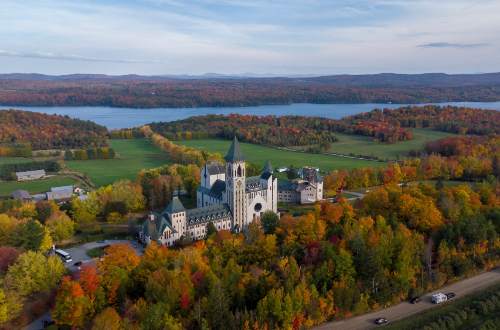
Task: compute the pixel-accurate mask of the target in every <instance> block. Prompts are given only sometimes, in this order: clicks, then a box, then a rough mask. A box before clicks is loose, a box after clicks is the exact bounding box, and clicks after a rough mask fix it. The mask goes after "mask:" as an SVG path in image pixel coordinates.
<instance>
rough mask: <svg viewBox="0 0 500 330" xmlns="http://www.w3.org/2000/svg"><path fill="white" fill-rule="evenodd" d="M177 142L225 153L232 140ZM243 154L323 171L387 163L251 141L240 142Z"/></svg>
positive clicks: (261, 160)
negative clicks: (278, 147)
mask: <svg viewBox="0 0 500 330" xmlns="http://www.w3.org/2000/svg"><path fill="white" fill-rule="evenodd" d="M176 143H180V144H184V145H187V146H190V147H194V148H198V149H202V150H206V151H210V152H218V153H220V154H222V155H225V154H226V152H227V150H228V149H229V145H230V143H231V141H229V140H217V139H203V140H189V141H187V140H186V141H176ZM240 144H241V149H242V151H243V154H244V155H245V157H246V158H247V160H248V161H250V162H252V163H255V164H259V165H264V163H265V162H266V161H267V160H270V161H271V163H272V164H273V166H275V167H281V166H290V165H293V166H296V167H299V166H306V165H310V166H315V167H319V168H320V169H321V170H322V171H329V170H333V169H349V168H359V167H374V166H384V165H385V163H381V162H373V161H367V160H358V159H349V158H342V157H336V156H327V155H319V154H309V153H301V152H293V151H285V150H277V149H273V148H269V147H264V146H259V145H256V144H250V143H240Z"/></svg>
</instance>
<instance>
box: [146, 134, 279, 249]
mask: <svg viewBox="0 0 500 330" xmlns="http://www.w3.org/2000/svg"><path fill="white" fill-rule="evenodd" d="M224 159H225V160H226V164H225V165H222V164H220V163H215V162H212V163H207V164H206V165H205V166H204V167H203V169H202V171H201V186H200V187H199V188H198V190H197V196H196V197H197V201H196V202H197V208H195V209H185V208H184V206H183V205H182V203H181V201H180V199H179V198H178V197H174V198H173V200H172V202H171V203H170V204H169V205H168V206H167V207H166V209H165V210H164V211H163V212H162V213H161V214H155V213H152V214H150V216H149V219H148V220H147V221H145V222H144V225H143V228H142V231H141V232H140V233H139V235H140V237H141V239H142V240H143V242H144V243H146V244H147V243H149V242H151V241H152V240H155V241H157V242H159V243H160V244H164V245H168V246H171V245H173V244H174V243H175V241H177V240H179V239H180V238H181V237H190V238H191V239H194V240H198V239H203V238H205V237H206V232H207V226H208V224H209V223H213V225H214V226H215V228H217V230H222V229H226V230H231V231H235V232H239V231H241V230H243V229H245V227H246V226H247V225H248V224H249V223H251V222H253V221H255V220H257V219H259V218H260V217H261V216H262V214H263V213H264V212H265V211H273V212H275V213H277V212H278V180H277V178H276V177H275V176H274V175H273V168H272V167H271V164H270V163H269V162H267V164H266V166H265V168H264V170H263V172H262V174H261V175H259V176H251V177H247V176H246V168H245V157H244V156H243V154H242V152H241V149H240V145H239V142H238V139H237V138H236V137H235V138H234V140H233V142H232V144H231V147H230V148H229V151H228V152H227V155H226V156H225V157H224Z"/></svg>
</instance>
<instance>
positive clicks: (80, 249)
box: [64, 240, 144, 272]
mask: <svg viewBox="0 0 500 330" xmlns="http://www.w3.org/2000/svg"><path fill="white" fill-rule="evenodd" d="M118 243H125V244H130V246H132V247H133V248H134V249H135V250H136V252H137V254H138V255H142V253H143V252H144V249H143V248H142V246H140V245H139V244H138V243H137V242H135V241H129V240H105V241H99V242H90V243H85V244H82V245H78V246H75V247H72V248H68V249H64V251H66V252H68V253H69V254H70V255H71V258H72V259H73V261H72V262H68V263H66V268H68V269H69V270H70V271H72V272H74V271H76V270H77V267H75V266H74V264H75V262H78V261H81V262H82V263H83V264H85V263H88V262H92V258H90V257H89V256H88V255H87V251H89V250H91V249H93V248H96V247H101V246H106V245H113V244H118Z"/></svg>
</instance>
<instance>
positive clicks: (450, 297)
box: [445, 292, 456, 300]
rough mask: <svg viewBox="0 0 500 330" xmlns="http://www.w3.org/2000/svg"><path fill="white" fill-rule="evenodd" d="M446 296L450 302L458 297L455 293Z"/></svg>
mask: <svg viewBox="0 0 500 330" xmlns="http://www.w3.org/2000/svg"><path fill="white" fill-rule="evenodd" d="M445 295H446V298H447V299H448V300H450V299H453V298H455V297H456V294H455V292H448V293H445Z"/></svg>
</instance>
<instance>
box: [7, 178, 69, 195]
mask: <svg viewBox="0 0 500 330" xmlns="http://www.w3.org/2000/svg"><path fill="white" fill-rule="evenodd" d="M75 182H76V181H75V180H73V179H72V178H68V177H64V176H55V177H50V178H47V179H43V180H35V181H27V182H17V181H0V196H8V195H10V194H11V193H12V192H13V191H14V190H17V189H22V190H27V191H29V192H30V193H32V194H35V193H41V192H45V191H48V190H50V187H58V186H67V185H71V184H74V183H75Z"/></svg>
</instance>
